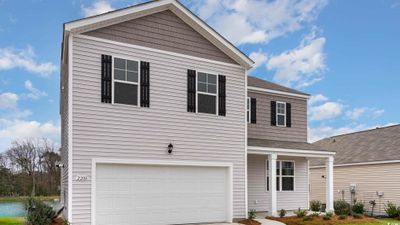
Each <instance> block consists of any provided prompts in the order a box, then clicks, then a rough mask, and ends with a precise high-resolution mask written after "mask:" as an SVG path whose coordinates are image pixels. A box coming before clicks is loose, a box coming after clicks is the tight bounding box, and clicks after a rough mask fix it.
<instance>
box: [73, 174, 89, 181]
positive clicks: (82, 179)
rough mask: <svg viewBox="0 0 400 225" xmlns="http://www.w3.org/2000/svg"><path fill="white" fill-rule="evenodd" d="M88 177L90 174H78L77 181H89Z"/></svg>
mask: <svg viewBox="0 0 400 225" xmlns="http://www.w3.org/2000/svg"><path fill="white" fill-rule="evenodd" d="M88 179H89V178H88V176H81V175H78V176H76V178H75V180H76V181H87V180H88Z"/></svg>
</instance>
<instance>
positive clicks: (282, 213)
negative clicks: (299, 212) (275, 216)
mask: <svg viewBox="0 0 400 225" xmlns="http://www.w3.org/2000/svg"><path fill="white" fill-rule="evenodd" d="M286 213H287V212H286V210H284V209H281V210H279V217H280V218H283V217H285V216H286Z"/></svg>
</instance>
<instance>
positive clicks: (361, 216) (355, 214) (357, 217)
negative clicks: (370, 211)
mask: <svg viewBox="0 0 400 225" xmlns="http://www.w3.org/2000/svg"><path fill="white" fill-rule="evenodd" d="M353 218H354V219H362V218H364V216H363V215H362V214H359V213H354V214H353Z"/></svg>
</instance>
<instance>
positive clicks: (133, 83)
mask: <svg viewBox="0 0 400 225" xmlns="http://www.w3.org/2000/svg"><path fill="white" fill-rule="evenodd" d="M113 72H114V103H119V104H127V105H138V98H139V62H138V61H133V60H127V59H122V58H114V71H113Z"/></svg>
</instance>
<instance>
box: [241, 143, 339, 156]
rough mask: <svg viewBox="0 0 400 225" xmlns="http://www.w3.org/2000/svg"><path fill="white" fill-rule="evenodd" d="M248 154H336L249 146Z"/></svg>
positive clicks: (332, 153)
mask: <svg viewBox="0 0 400 225" xmlns="http://www.w3.org/2000/svg"><path fill="white" fill-rule="evenodd" d="M247 149H248V151H247V153H248V154H271V153H276V154H278V155H287V156H301V157H321V158H325V157H332V156H334V155H335V154H336V152H330V151H316V150H301V149H285V148H269V147H258V146H248V147H247Z"/></svg>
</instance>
